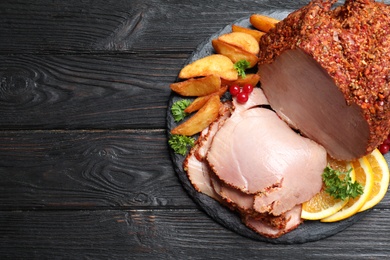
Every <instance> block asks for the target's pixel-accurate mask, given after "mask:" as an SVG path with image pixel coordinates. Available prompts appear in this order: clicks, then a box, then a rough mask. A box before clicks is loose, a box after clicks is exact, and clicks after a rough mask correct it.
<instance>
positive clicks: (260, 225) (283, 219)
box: [243, 205, 302, 238]
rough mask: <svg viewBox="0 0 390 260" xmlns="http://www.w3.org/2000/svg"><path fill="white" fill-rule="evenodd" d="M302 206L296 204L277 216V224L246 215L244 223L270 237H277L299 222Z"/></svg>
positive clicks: (294, 227) (296, 225)
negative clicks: (270, 223) (273, 224)
mask: <svg viewBox="0 0 390 260" xmlns="http://www.w3.org/2000/svg"><path fill="white" fill-rule="evenodd" d="M301 211H302V206H301V205H297V206H295V207H294V208H292V209H291V210H289V211H287V212H286V213H285V214H283V215H281V216H278V217H277V220H278V221H274V222H277V223H278V224H279V225H278V226H272V225H269V224H267V222H266V221H264V220H257V219H256V218H253V217H250V216H247V217H245V218H244V219H243V221H244V223H245V224H246V225H247V226H248V227H249V228H251V229H253V230H254V231H255V232H257V233H259V234H261V235H263V236H266V237H270V238H277V237H280V236H281V235H283V234H286V233H287V232H290V231H292V230H294V229H296V228H297V227H298V226H299V225H300V224H301V223H302V219H301Z"/></svg>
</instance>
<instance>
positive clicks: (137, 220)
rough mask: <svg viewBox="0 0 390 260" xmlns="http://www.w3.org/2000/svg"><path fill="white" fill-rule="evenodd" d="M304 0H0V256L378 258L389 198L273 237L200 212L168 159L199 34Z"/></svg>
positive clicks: (385, 246)
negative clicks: (348, 221) (334, 221)
mask: <svg viewBox="0 0 390 260" xmlns="http://www.w3.org/2000/svg"><path fill="white" fill-rule="evenodd" d="M307 2H309V1H308V0H305V1H304V0H299V1H283V0H276V1H273V0H255V1H252V0H242V1H217V0H207V1H206V0H199V1H187V0H185V1H178V0H171V1H161V0H151V1H144V0H132V1H127V0H119V1H117V0H82V1H79V0H77V1H75V0H71V1H59V0H36V1H27V0H15V1H14V0H12V1H11V0H5V1H0V60H1V62H0V115H1V116H0V130H1V131H0V258H1V259H232V258H234V259H251V258H254V259H351V258H353V259H380V258H385V257H387V256H388V255H390V250H389V248H390V247H389V245H390V241H389V236H388V233H389V230H390V226H389V222H388V219H389V217H390V215H389V214H390V211H389V208H390V198H389V195H387V196H386V197H385V199H384V200H383V201H382V202H381V203H380V204H379V205H377V207H376V208H375V209H374V210H373V211H372V212H370V213H369V214H368V215H367V217H366V218H364V219H363V220H362V221H360V222H358V223H357V224H355V225H353V226H351V227H350V228H348V229H346V230H344V231H343V232H341V233H339V234H336V235H335V236H332V237H330V238H327V239H324V240H321V241H317V242H312V243H306V244H300V245H273V244H268V243H261V242H258V241H253V240H250V239H247V238H244V237H241V236H239V235H237V234H235V233H233V232H231V231H229V230H227V229H225V228H223V227H222V226H220V225H219V224H217V223H216V222H215V221H214V220H212V219H210V218H209V217H208V216H207V215H206V214H205V213H204V212H203V211H200V210H199V209H198V207H197V205H196V204H195V203H194V202H193V201H192V200H191V199H190V198H189V197H188V196H187V194H186V193H185V192H184V190H183V188H182V186H181V184H180V183H179V181H178V179H177V177H176V174H175V172H174V170H173V166H172V162H171V160H170V157H169V154H168V147H167V137H166V130H165V127H166V122H165V115H166V112H167V109H168V107H167V105H168V100H169V96H170V90H169V89H168V85H169V84H170V83H171V82H173V81H174V80H175V79H176V76H177V74H178V72H179V70H180V69H181V68H182V66H183V64H184V63H185V61H186V60H187V58H188V57H189V56H190V55H191V53H192V52H193V51H194V50H195V49H196V47H197V46H198V44H200V43H201V42H202V41H203V40H205V39H207V38H208V37H209V36H210V35H211V34H213V33H215V32H217V31H218V30H220V29H221V28H223V27H224V26H226V25H227V24H230V23H231V22H233V21H235V20H236V19H239V18H242V17H245V16H248V15H250V14H251V13H255V12H256V13H263V12H264V13H265V14H269V15H272V16H275V17H279V18H281V17H283V16H285V15H287V13H289V12H290V11H292V10H294V9H296V8H298V7H300V6H302V5H304V4H306V3H307ZM385 2H386V3H389V2H390V1H385Z"/></svg>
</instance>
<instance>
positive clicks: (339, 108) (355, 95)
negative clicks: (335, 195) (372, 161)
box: [258, 0, 390, 160]
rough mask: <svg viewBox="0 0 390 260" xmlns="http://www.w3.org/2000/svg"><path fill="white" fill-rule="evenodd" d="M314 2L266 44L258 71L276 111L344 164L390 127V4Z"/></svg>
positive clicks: (268, 36) (263, 41)
mask: <svg viewBox="0 0 390 260" xmlns="http://www.w3.org/2000/svg"><path fill="white" fill-rule="evenodd" d="M335 2H336V1H335V0H328V1H324V0H314V1H312V2H311V3H309V4H308V5H307V6H305V7H303V8H302V9H300V10H297V11H295V12H293V13H291V14H290V15H289V16H288V17H287V18H286V19H284V20H283V21H281V22H279V23H278V24H277V25H276V27H275V28H274V29H273V30H271V31H270V32H269V33H268V34H266V35H265V36H264V37H262V38H261V41H260V53H259V66H258V73H259V75H260V77H261V86H262V88H263V90H264V92H265V95H266V96H267V98H268V100H269V103H270V105H271V107H272V108H273V109H274V110H275V111H276V112H277V113H278V115H279V116H280V117H281V118H283V119H284V120H285V121H286V122H287V123H289V124H290V125H291V126H292V127H294V128H296V129H299V131H300V132H301V133H302V134H303V135H305V136H307V137H309V138H310V139H312V140H314V141H316V142H317V143H319V144H321V145H323V146H324V147H325V148H326V150H327V152H328V153H329V154H330V155H331V156H332V157H334V158H336V159H339V160H353V159H357V158H360V157H362V156H364V155H366V154H368V153H370V152H371V151H372V150H373V149H375V148H376V147H377V146H378V145H379V144H380V143H381V142H382V141H383V140H384V139H385V138H386V137H387V135H388V133H389V129H390V102H389V101H390V77H389V75H390V16H389V13H390V6H389V5H386V4H384V3H379V2H378V3H376V2H375V1H373V0H354V1H353V0H347V1H345V4H344V5H342V6H339V7H336V8H334V9H332V8H331V7H332V4H333V3H335Z"/></svg>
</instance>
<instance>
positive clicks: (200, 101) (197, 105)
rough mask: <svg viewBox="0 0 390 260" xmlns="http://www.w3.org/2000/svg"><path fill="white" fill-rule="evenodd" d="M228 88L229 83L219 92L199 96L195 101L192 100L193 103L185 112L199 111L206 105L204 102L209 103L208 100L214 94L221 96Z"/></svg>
mask: <svg viewBox="0 0 390 260" xmlns="http://www.w3.org/2000/svg"><path fill="white" fill-rule="evenodd" d="M227 89H228V86H227V85H223V86H221V88H220V89H219V90H218V92H214V93H212V94H210V95H207V96H203V97H197V98H196V99H195V100H194V101H192V103H191V104H190V105H189V106H188V107H187V108H186V109H184V112H186V113H193V112H195V111H198V110H199V109H201V108H202V107H203V106H204V104H206V103H207V101H208V100H209V99H210V98H211V97H212V96H213V95H218V96H219V97H221V96H222V95H223V94H224V93H225V92H226V91H227Z"/></svg>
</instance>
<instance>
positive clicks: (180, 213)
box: [0, 209, 390, 259]
mask: <svg viewBox="0 0 390 260" xmlns="http://www.w3.org/2000/svg"><path fill="white" fill-rule="evenodd" d="M389 217H390V213H389V211H384V210H383V211H382V210H376V211H373V212H372V213H370V214H369V215H368V216H367V217H366V218H365V219H364V220H362V221H360V222H358V223H356V224H354V225H353V226H351V227H349V228H348V229H346V230H344V231H342V232H341V233H338V234H336V235H334V236H332V237H330V238H327V239H325V240H321V241H317V242H312V243H306V244H299V245H273V244H268V243H263V242H258V241H254V240H250V239H247V238H244V237H241V236H239V235H237V234H235V233H233V232H231V231H229V230H227V229H225V228H223V227H221V226H220V225H218V224H216V223H215V222H213V221H212V220H210V219H209V218H208V217H207V216H205V215H204V214H203V213H202V212H200V211H198V210H196V209H187V210H170V211H167V210H152V211H133V210H129V211H121V210H113V211H100V210H98V211H28V212H20V211H15V212H2V213H1V214H0V226H1V227H2V228H1V233H0V257H1V258H2V259H5V258H6V259H19V258H29V259H31V258H34V259H41V258H45V259H56V258H67V259H84V258H88V259H107V258H110V259H144V258H145V259H231V258H232V257H234V259H248V258H249V259H251V258H255V259H258V258H261V259H291V258H293V259H298V258H299V259H318V258H320V259H351V258H353V259H379V258H386V257H387V256H388V255H389V254H390V248H389V246H388V245H389V243H390V238H389V236H388V233H389V231H390V223H389V221H388V218H389ZM367 227H370V228H367ZM372 234H376V236H375V237H373V236H372ZM352 238H353V239H352ZM295 257H296V258H295Z"/></svg>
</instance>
